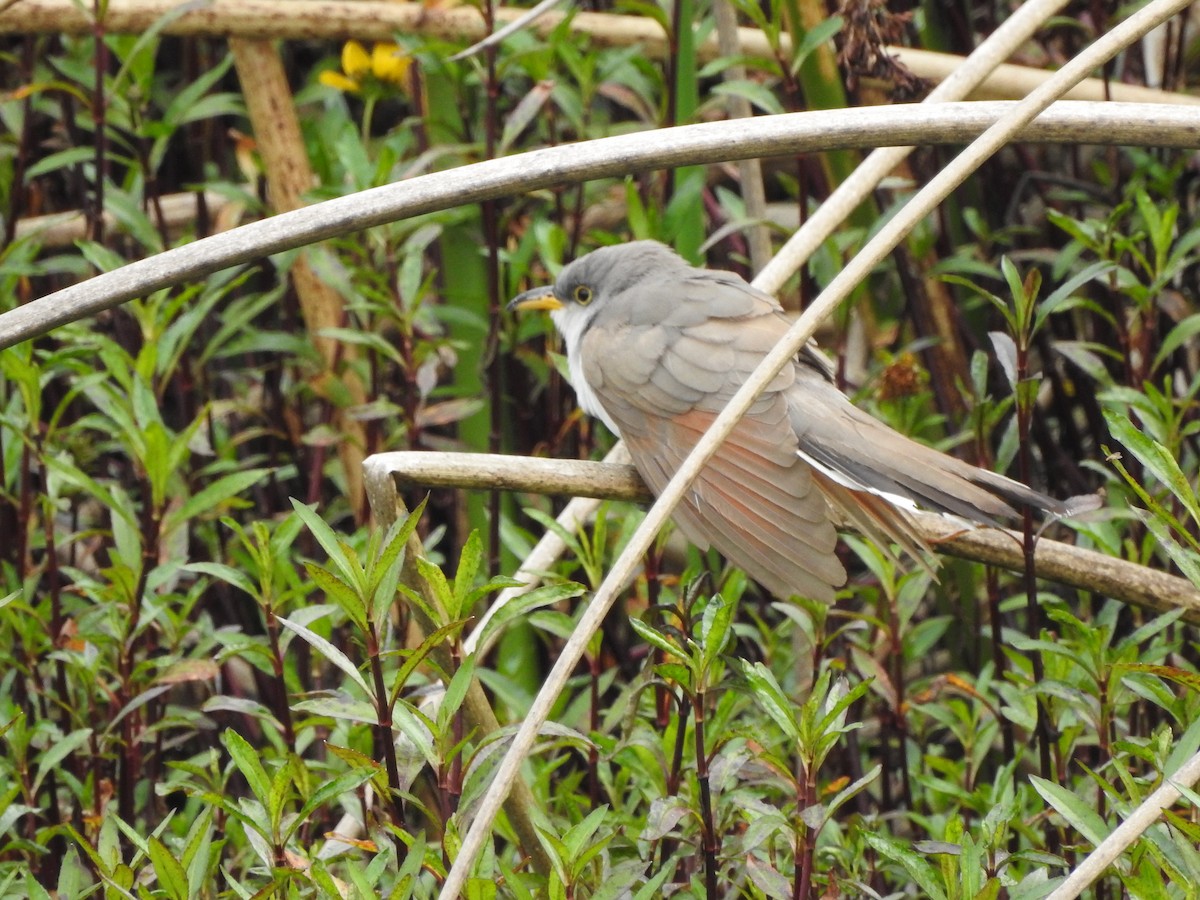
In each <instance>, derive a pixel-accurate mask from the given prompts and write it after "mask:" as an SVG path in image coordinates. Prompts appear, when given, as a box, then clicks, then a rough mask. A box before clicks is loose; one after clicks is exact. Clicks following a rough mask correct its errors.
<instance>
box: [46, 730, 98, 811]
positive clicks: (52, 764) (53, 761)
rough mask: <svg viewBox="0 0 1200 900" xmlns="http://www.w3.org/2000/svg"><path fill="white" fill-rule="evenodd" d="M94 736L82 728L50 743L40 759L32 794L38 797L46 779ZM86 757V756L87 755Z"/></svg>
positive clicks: (90, 731)
mask: <svg viewBox="0 0 1200 900" xmlns="http://www.w3.org/2000/svg"><path fill="white" fill-rule="evenodd" d="M91 736H92V729H90V728H80V729H78V730H76V731H72V732H71V733H70V734H68V735H65V736H64V737H60V738H58V739H57V740H54V741H52V742H51V743H50V746H49V747H47V748H46V750H45V752H44V753H42V754H41V755H40V756H39V758H38V767H37V775H36V776H35V777H34V779H33V791H32V794H34V795H36V794H37V792H38V789H39V788H40V787H41V786H42V779H44V778H45V777H46V776H47V775H48V774H49V773H50V771H51V770H52V769H56V768H58V764H59V763H60V762H62V761H63V760H64V759H66V758H67V757H68V756H70V755H71V753H72V752H74V751H75V750H77V749H78V748H79V747H82V746H83V745H84V744H85V743H87V741H88V739H89V738H90V737H91ZM85 756H86V754H85Z"/></svg>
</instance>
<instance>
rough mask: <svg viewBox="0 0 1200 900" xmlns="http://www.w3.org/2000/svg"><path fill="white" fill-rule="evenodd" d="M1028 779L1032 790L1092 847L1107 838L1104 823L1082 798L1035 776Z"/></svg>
mask: <svg viewBox="0 0 1200 900" xmlns="http://www.w3.org/2000/svg"><path fill="white" fill-rule="evenodd" d="M1029 778H1030V781H1031V782H1032V783H1033V788H1034V790H1036V791H1037V792H1038V793H1039V794H1041V795H1042V799H1043V800H1045V801H1046V802H1047V803H1049V804H1050V805H1051V806H1052V807H1054V809H1055V810H1056V811H1057V812H1058V814H1059V815H1060V816H1062V817H1063V818H1064V819H1066V820H1067V823H1068V824H1069V825H1070V826H1071V827H1072V828H1074V829H1075V830H1076V831H1078V832H1079V833H1080V834H1081V835H1083V837H1084V838H1085V839H1086V840H1087V841H1088V842H1089V843H1091V844H1092V846H1099V844H1100V843H1101V842H1102V841H1103V840H1104V839H1105V838H1106V837H1108V832H1109V828H1108V825H1106V824H1105V823H1104V820H1103V819H1102V818H1100V816H1099V814H1098V813H1097V812H1096V810H1095V809H1093V808H1092V805H1091V804H1090V803H1088V802H1087V801H1086V800H1084V799H1083V798H1082V797H1079V796H1077V795H1076V794H1073V793H1072V792H1071V791H1069V790H1068V789H1067V788H1065V787H1063V786H1062V785H1059V784H1055V783H1054V782H1053V781H1047V780H1046V779H1045V778H1040V777H1038V776H1037V775H1030V776H1029Z"/></svg>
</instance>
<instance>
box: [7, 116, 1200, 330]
mask: <svg viewBox="0 0 1200 900" xmlns="http://www.w3.org/2000/svg"><path fill="white" fill-rule="evenodd" d="M1012 109H1014V104H1012V103H1001V102H997V103H938V104H915V105H905V106H888V107H875V108H867V109H841V110H825V111H819V112H805V113H788V114H786V115H781V116H761V117H758V118H754V119H739V120H737V121H733V122H706V123H703V124H700V125H684V126H680V127H678V128H664V129H659V130H656V131H652V132H639V133H636V134H627V135H620V136H617V137H609V138H601V139H598V140H593V141H584V142H581V143H578V144H568V145H565V146H561V147H547V148H544V149H541V150H533V151H531V152H529V153H522V154H519V155H517V156H510V157H505V158H503V159H492V160H486V161H484V162H479V163H474V164H473V165H469V166H462V167H460V168H457V169H451V170H449V171H445V172H435V173H432V174H429V175H422V176H420V177H417V178H412V179H409V180H407V181H401V182H397V183H395V184H388V185H384V186H382V187H377V188H372V189H371V190H367V191H361V192H359V193H356V194H351V195H348V196H345V197H338V198H336V199H333V200H327V201H325V202H323V203H316V204H313V205H312V206H307V207H304V208H303V209H297V210H293V211H291V212H286V213H280V214H279V215H277V216H272V217H271V218H269V219H264V220H262V221H258V222H251V223H249V224H246V225H242V226H241V227H239V228H235V229H233V230H232V231H227V232H223V233H221V234H215V235H211V236H209V237H206V238H204V239H202V240H199V241H196V242H194V243H191V244H187V245H184V246H182V247H175V248H173V249H171V250H168V251H166V252H165V253H160V254H158V255H156V256H153V257H150V258H148V259H143V260H138V261H137V262H133V263H130V264H129V265H126V266H123V267H121V268H120V269H115V270H113V271H111V272H105V273H104V274H102V275H97V276H96V277H95V278H92V279H89V280H88V281H84V282H81V283H79V284H75V285H71V286H70V287H67V288H64V289H62V290H60V291H57V292H55V293H53V294H49V295H47V296H44V297H40V298H38V299H36V300H33V301H31V302H29V303H26V304H25V305H24V306H20V307H17V308H15V309H11V310H9V311H7V312H5V313H3V314H0V350H2V349H4V348H6V347H11V346H12V345H13V344H16V343H19V342H21V341H25V340H29V339H30V338H34V337H38V336H39V335H42V334H45V333H47V332H48V331H51V330H52V329H54V328H56V327H58V326H59V325H64V324H66V323H68V322H73V321H76V320H78V319H81V318H84V317H85V316H89V315H93V314H95V313H98V312H100V311H102V310H105V309H110V308H112V307H114V306H117V305H118V304H120V303H123V302H125V301H126V300H131V299H133V298H135V297H144V296H146V295H148V294H151V293H153V292H154V291H157V290H161V289H163V288H169V287H173V286H175V285H178V284H182V283H185V282H188V281H195V280H198V279H201V278H204V277H205V276H207V275H211V274H212V273H214V272H218V271H220V270H222V269H227V268H230V267H231V266H236V265H239V264H241V263H246V262H250V261H253V260H258V259H261V258H262V257H264V256H269V255H271V254H273V253H279V252H281V251H283V250H291V249H294V248H296V247H302V246H305V245H307V244H311V243H314V242H316V241H321V240H325V239H326V238H330V237H335V236H337V235H341V234H347V233H349V232H353V231H359V230H362V229H364V228H370V227H371V226H373V225H382V224H384V223H387V222H393V221H396V220H397V219H402V218H405V217H408V216H415V215H421V214H423V213H429V212H436V211H437V210H441V209H447V208H450V207H453V206H462V205H466V204H470V203H478V202H480V201H482V200H492V199H497V198H500V197H505V196H508V195H511V194H515V193H519V192H523V191H532V190H536V189H539V188H544V187H551V186H555V185H560V184H566V183H571V182H576V181H583V180H587V179H592V178H606V177H613V176H619V177H624V176H627V175H629V174H631V173H638V172H644V171H650V170H654V169H664V168H670V167H672V166H682V165H697V164H704V163H713V162H726V161H729V160H735V159H745V158H747V157H751V156H760V157H761V156H781V155H788V156H791V155H795V154H797V153H808V152H815V151H819V150H829V149H845V148H851V147H877V146H881V145H897V144H898V145H902V146H906V145H909V144H914V143H926V144H938V143H945V144H962V143H965V142H967V141H969V140H971V139H972V138H974V137H976V136H977V135H978V134H979V133H980V132H981V131H983V130H984V129H985V128H987V127H988V126H990V125H991V124H992V123H993V122H995V121H997V120H998V119H999V118H1000V116H1001V115H1002V114H1004V113H1005V112H1006V111H1010V110H1012ZM1022 139H1023V140H1027V141H1034V142H1050V143H1095V144H1118V145H1122V144H1124V145H1131V146H1159V147H1195V146H1197V145H1200V119H1198V118H1197V116H1196V115H1195V113H1194V112H1193V111H1190V110H1187V109H1182V108H1175V107H1166V106H1146V105H1140V106H1129V105H1125V104H1118V103H1063V104H1056V105H1055V107H1054V108H1053V109H1052V110H1049V111H1048V112H1047V113H1046V114H1044V115H1043V116H1042V117H1041V118H1040V119H1039V120H1038V121H1037V122H1036V123H1033V124H1031V125H1027V127H1025V128H1024V129H1023V134H1022Z"/></svg>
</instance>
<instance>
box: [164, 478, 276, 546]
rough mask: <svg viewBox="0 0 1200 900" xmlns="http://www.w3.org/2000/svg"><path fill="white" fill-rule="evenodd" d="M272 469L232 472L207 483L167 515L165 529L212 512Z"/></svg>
mask: <svg viewBox="0 0 1200 900" xmlns="http://www.w3.org/2000/svg"><path fill="white" fill-rule="evenodd" d="M272 471H273V470H272V469H247V470H245V471H244V472H232V473H230V474H229V475H225V476H223V477H221V478H218V479H217V480H216V481H214V482H213V483H212V484H208V485H205V486H204V487H203V488H202V489H200V490H199V491H197V492H196V493H195V494H192V496H191V497H189V498H188V499H187V500H185V501H184V503H183V505H182V506H180V507H179V508H178V509H176V510H172V511H171V513H170V514H168V515H167V517H166V521H165V522H164V523H163V528H164V530H166V531H172V530H174V529H175V528H176V527H178V526H179V525H181V524H183V523H184V522H186V521H188V520H189V519H194V518H195V517H196V516H199V515H201V514H203V513H207V512H211V511H212V509H213V508H214V507H216V506H217V505H219V504H221V503H224V502H225V501H226V500H228V499H229V498H230V497H235V496H237V495H238V494H240V493H241V492H242V491H244V490H246V489H247V488H249V487H252V486H253V485H255V484H258V482H260V481H262V479H263V478H264V477H266V476H267V475H269V474H270V473H271V472H272Z"/></svg>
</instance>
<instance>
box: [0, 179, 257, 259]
mask: <svg viewBox="0 0 1200 900" xmlns="http://www.w3.org/2000/svg"><path fill="white" fill-rule="evenodd" d="M201 202H203V203H204V208H205V210H206V212H207V213H208V216H209V218H210V219H211V220H212V222H213V228H212V230H213V231H228V230H229V229H230V228H232V227H233V226H234V225H236V224H237V222H236V221H235V219H236V217H237V216H240V215H241V209H240V207H239V205H238V204H237V203H235V202H232V201H230V200H229V198H227V197H225V196H224V195H223V194H219V193H217V192H216V191H214V190H206V191H204V192H203V198H201V196H200V195H199V194H198V193H197V192H193V191H182V192H180V193H177V194H162V195H160V196H159V198H158V205H159V207H160V208H161V209H162V222H163V225H164V227H165V228H166V229H167V234H168V235H170V236H171V237H172V238H177V237H179V236H180V235H182V234H184V233H186V232H189V231H192V230H193V229H194V228H195V225H196V218H197V216H198V215H199V211H198V207H199V205H200V203H201ZM103 219H104V231H105V233H106V234H107V233H108V232H111V231H112V230H113V229H114V228H117V227H118V222H117V217H116V216H115V215H114V214H113V213H112V212H111V211H105V212H104V214H103ZM86 236H87V217H86V216H85V215H84V213H83V211H82V210H74V211H67V212H56V213H47V214H46V215H41V216H28V217H26V218H24V219H19V220H18V221H17V230H16V234H15V238H16V239H17V240H19V241H20V240H33V241H36V242H37V244H38V246H40V247H70V246H71V245H72V244H74V243H75V242H76V241H81V240H84V239H85V238H86Z"/></svg>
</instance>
